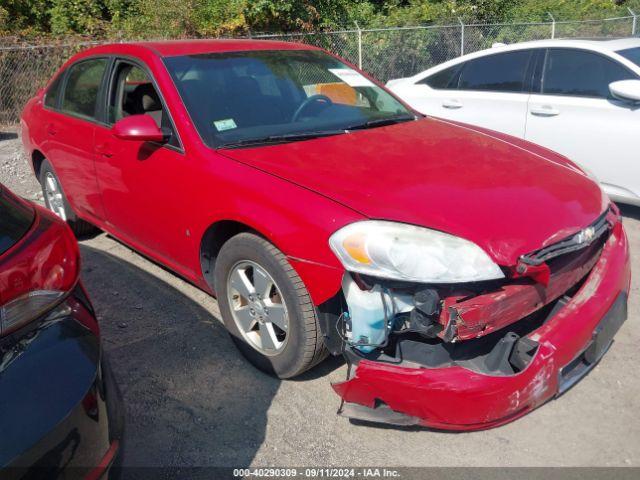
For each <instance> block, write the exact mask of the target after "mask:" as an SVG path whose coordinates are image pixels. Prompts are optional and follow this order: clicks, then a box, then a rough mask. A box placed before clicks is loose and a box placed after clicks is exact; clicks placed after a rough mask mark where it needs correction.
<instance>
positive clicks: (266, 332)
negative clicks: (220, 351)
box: [215, 233, 327, 378]
mask: <svg viewBox="0 0 640 480" xmlns="http://www.w3.org/2000/svg"><path fill="white" fill-rule="evenodd" d="M215 287H216V293H217V296H218V303H219V305H220V311H221V313H222V318H223V320H224V323H225V326H226V327H227V329H228V330H229V333H230V334H231V338H232V339H233V341H234V342H235V344H236V345H237V347H238V349H239V350H240V351H241V352H242V354H243V355H244V356H245V357H246V358H247V359H248V360H249V361H250V362H251V363H252V364H253V365H255V366H256V367H258V368H259V369H261V370H263V371H266V372H268V373H272V374H275V375H277V376H278V377H280V378H291V377H295V376H296V375H299V374H301V373H302V372H304V371H305V370H307V369H309V368H311V367H312V366H314V365H316V364H317V363H319V362H320V361H321V360H322V359H324V358H325V357H326V355H327V351H326V349H325V347H324V343H323V340H322V335H321V333H320V328H319V325H318V320H317V317H316V310H315V307H314V305H313V303H312V301H311V297H310V296H309V292H308V291H307V289H306V287H305V286H304V284H303V283H302V280H301V279H300V277H299V276H298V274H297V273H296V272H295V270H294V269H293V267H292V266H291V265H290V264H289V262H288V261H287V259H286V257H285V256H284V255H283V253H282V252H281V251H280V250H278V249H277V248H276V247H275V246H273V245H272V244H271V243H269V242H267V241H266V240H264V239H263V238H261V237H259V236H257V235H254V234H251V233H241V234H239V235H237V236H235V237H233V238H231V240H229V241H228V242H226V243H225V244H224V245H223V246H222V249H221V250H220V253H219V255H218V257H217V259H216V266H215Z"/></svg>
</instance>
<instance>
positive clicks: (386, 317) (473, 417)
mask: <svg viewBox="0 0 640 480" xmlns="http://www.w3.org/2000/svg"><path fill="white" fill-rule="evenodd" d="M502 268H503V271H504V272H505V275H504V278H494V279H489V280H480V281H474V282H459V283H435V282H434V283H424V282H415V281H400V280H388V279H382V278H380V277H376V276H373V275H367V274H363V273H346V274H345V277H344V279H343V283H342V290H341V292H340V293H339V294H338V295H337V296H336V297H335V298H334V299H332V300H331V301H329V302H327V303H326V304H324V305H323V306H321V308H320V312H321V315H320V319H321V321H322V322H323V324H324V325H323V327H324V331H325V335H326V340H327V346H328V347H329V348H330V350H332V352H333V353H338V352H342V353H343V354H344V356H345V358H346V360H347V362H348V364H349V373H348V379H347V380H346V381H345V382H342V383H337V384H334V385H333V388H334V390H335V391H336V392H337V393H338V394H339V395H340V396H341V397H342V399H343V405H342V406H341V409H340V412H339V413H340V414H341V415H344V416H346V417H349V418H352V419H359V420H364V421H373V422H384V423H391V424H396V425H415V424H419V425H424V426H429V427H433V428H441V429H455V430H474V429H482V428H489V427H492V426H497V425H500V424H502V423H505V422H508V421H510V420H512V419H514V418H517V417H518V416H520V415H523V414H524V413H526V412H528V411H530V410H531V409H533V408H535V407H537V406H539V405H540V404H542V403H543V402H545V401H546V400H548V399H550V398H552V397H553V396H555V395H559V394H560V393H562V392H564V391H565V390H566V389H567V388H569V387H570V386H572V385H573V384H574V383H575V382H576V381H577V380H579V379H580V378H581V377H582V376H584V375H585V374H586V373H587V372H588V371H589V370H590V369H591V368H592V367H593V366H594V365H595V363H596V362H597V361H598V360H599V359H600V357H601V356H602V355H603V354H604V352H605V351H606V349H607V348H608V347H609V345H610V343H611V341H612V338H613V336H614V334H615V333H616V331H617V330H618V328H619V327H620V325H621V324H622V322H623V321H624V319H625V318H626V303H627V293H628V290H629V282H630V271H629V258H628V248H627V242H626V236H625V233H624V230H623V228H622V223H621V221H620V218H619V215H618V214H617V212H616V211H614V210H608V211H607V212H605V213H604V214H603V215H602V216H601V217H600V218H598V219H597V220H596V221H595V222H594V223H593V224H592V225H590V226H588V227H587V228H585V229H584V230H582V231H581V232H578V233H577V234H575V235H573V236H572V237H569V238H566V239H564V240H562V241H560V242H556V243H554V244H553V245H550V246H546V247H545V248H543V249H541V250H538V251H537V252H532V253H530V254H528V255H523V256H522V257H520V259H519V262H518V264H517V265H514V266H513V267H502Z"/></svg>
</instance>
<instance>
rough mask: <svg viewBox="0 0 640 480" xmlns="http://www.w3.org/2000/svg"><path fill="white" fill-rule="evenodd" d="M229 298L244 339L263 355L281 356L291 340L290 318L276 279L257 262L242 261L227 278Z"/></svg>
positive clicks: (233, 314) (232, 312)
mask: <svg viewBox="0 0 640 480" xmlns="http://www.w3.org/2000/svg"><path fill="white" fill-rule="evenodd" d="M227 295H228V300H229V305H230V306H231V314H232V316H233V320H234V322H235V323H236V326H237V327H238V330H239V331H240V333H241V334H242V337H243V338H244V340H245V341H246V342H247V343H248V344H249V345H251V346H252V347H253V348H254V349H256V350H257V351H258V352H260V353H261V354H263V355H267V356H272V355H277V354H278V353H280V352H281V351H282V350H283V349H284V347H285V346H286V344H287V340H288V338H289V315H288V312H287V307H286V305H285V304H284V300H283V298H282V293H281V290H280V288H279V287H278V285H277V284H276V282H275V280H274V279H273V277H271V275H269V273H268V272H267V271H266V270H265V269H264V268H263V267H261V266H260V265H258V264H257V263H255V262H252V261H248V260H246V261H241V262H238V263H236V264H235V265H234V266H233V268H232V269H231V270H230V272H229V275H228V277H227Z"/></svg>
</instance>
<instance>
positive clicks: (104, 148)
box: [96, 143, 113, 158]
mask: <svg viewBox="0 0 640 480" xmlns="http://www.w3.org/2000/svg"><path fill="white" fill-rule="evenodd" d="M96 153H97V154H98V155H102V156H103V157H107V158H111V157H113V152H112V151H111V150H110V147H109V144H108V143H103V144H101V145H98V146H96Z"/></svg>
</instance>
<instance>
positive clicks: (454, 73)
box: [417, 64, 462, 90]
mask: <svg viewBox="0 0 640 480" xmlns="http://www.w3.org/2000/svg"><path fill="white" fill-rule="evenodd" d="M461 67H462V64H460V65H454V66H453V67H449V68H445V69H444V70H440V71H439V72H436V73H434V74H433V75H430V76H428V77H427V78H423V79H422V80H420V81H419V82H417V83H418V85H428V86H430V87H431V88H434V89H436V90H455V89H456V88H457V87H458V85H457V83H458V82H457V81H456V80H457V79H458V72H459V71H460V68H461Z"/></svg>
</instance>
